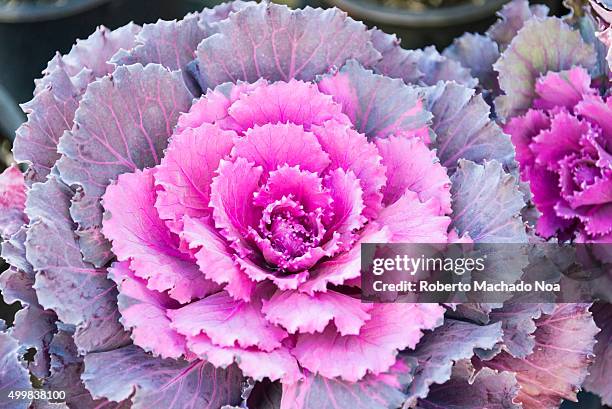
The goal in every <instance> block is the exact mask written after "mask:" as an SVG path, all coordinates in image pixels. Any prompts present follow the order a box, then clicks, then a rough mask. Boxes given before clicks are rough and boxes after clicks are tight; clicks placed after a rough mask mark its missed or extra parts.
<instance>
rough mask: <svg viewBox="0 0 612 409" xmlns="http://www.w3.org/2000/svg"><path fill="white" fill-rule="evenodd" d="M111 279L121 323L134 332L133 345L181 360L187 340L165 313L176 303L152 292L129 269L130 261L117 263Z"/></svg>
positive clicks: (164, 356)
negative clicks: (116, 293)
mask: <svg viewBox="0 0 612 409" xmlns="http://www.w3.org/2000/svg"><path fill="white" fill-rule="evenodd" d="M108 275H109V278H110V279H112V280H113V281H114V282H115V283H117V290H118V291H119V295H118V296H117V305H118V307H119V312H120V313H121V319H120V321H121V323H122V324H123V326H124V327H125V329H126V330H128V331H131V336H132V339H133V340H134V343H135V344H136V345H138V346H139V347H141V348H143V349H144V350H145V351H147V352H153V353H155V354H157V355H159V356H161V357H162V358H179V357H180V356H181V355H183V354H184V353H185V337H183V336H182V335H180V334H178V333H176V331H174V329H172V328H171V327H170V324H171V321H170V318H169V317H168V316H167V314H166V310H167V309H168V308H174V307H176V302H175V301H174V300H172V299H171V298H170V297H168V296H167V295H166V294H163V293H159V292H157V291H153V290H149V289H148V288H147V286H146V282H144V281H143V280H141V279H139V278H138V277H136V276H135V275H134V272H132V271H131V270H130V269H129V264H128V263H127V262H119V263H114V264H113V265H112V267H110V268H109V269H108Z"/></svg>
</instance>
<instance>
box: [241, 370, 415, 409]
mask: <svg viewBox="0 0 612 409" xmlns="http://www.w3.org/2000/svg"><path fill="white" fill-rule="evenodd" d="M413 367H414V362H412V361H410V360H405V359H398V361H397V362H396V364H395V365H394V366H393V367H391V369H390V370H389V372H387V373H385V374H381V375H377V376H373V375H368V376H367V377H365V378H364V379H362V380H361V381H359V382H346V381H342V380H338V379H334V378H324V377H322V376H318V375H312V374H311V375H309V376H308V377H307V378H306V379H305V380H303V381H300V382H298V383H295V384H293V385H287V384H285V385H283V394H282V399H281V404H280V409H344V408H347V407H350V408H353V409H396V408H397V407H399V406H401V404H402V402H403V401H404V393H403V392H402V389H403V388H404V387H406V385H408V384H409V383H410V382H411V380H412V376H411V371H412V370H413ZM264 408H266V409H267V407H266V406H264ZM253 409H257V407H255V408H253Z"/></svg>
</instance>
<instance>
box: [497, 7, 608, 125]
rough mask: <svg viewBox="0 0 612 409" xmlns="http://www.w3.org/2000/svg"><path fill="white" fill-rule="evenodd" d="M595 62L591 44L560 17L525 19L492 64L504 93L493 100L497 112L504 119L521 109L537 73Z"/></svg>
mask: <svg viewBox="0 0 612 409" xmlns="http://www.w3.org/2000/svg"><path fill="white" fill-rule="evenodd" d="M595 62H596V54H595V51H594V49H593V46H591V45H590V44H586V43H585V42H584V41H583V40H582V38H581V37H580V33H578V32H577V31H573V30H572V29H571V28H570V27H569V26H568V25H567V24H565V23H564V22H563V21H562V20H560V19H558V18H556V17H550V18H546V19H544V20H540V19H531V20H529V21H527V22H526V23H525V26H524V27H523V28H522V29H521V30H520V31H519V33H518V34H517V35H516V37H514V39H513V40H512V43H511V44H510V46H509V47H508V49H507V50H506V51H504V53H503V54H502V56H501V58H500V59H499V60H498V61H497V63H495V65H494V67H493V68H495V70H496V71H497V72H498V73H499V86H500V88H501V90H502V91H503V92H504V93H505V95H501V96H499V97H497V98H496V99H495V108H496V110H497V114H498V115H499V116H501V117H502V118H506V119H508V118H511V117H514V116H516V115H519V114H522V113H523V112H525V111H526V110H527V109H528V108H529V107H530V106H531V102H532V100H533V98H534V97H535V82H536V80H537V79H538V77H539V76H540V75H541V74H546V73H547V72H549V71H563V70H568V69H570V68H572V67H573V66H576V65H580V66H583V67H584V68H587V69H590V68H592V67H593V66H594V65H595Z"/></svg>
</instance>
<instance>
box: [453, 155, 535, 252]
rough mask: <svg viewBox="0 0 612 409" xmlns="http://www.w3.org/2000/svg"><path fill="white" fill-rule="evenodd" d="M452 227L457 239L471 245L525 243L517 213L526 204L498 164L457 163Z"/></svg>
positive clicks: (513, 180) (525, 239)
mask: <svg viewBox="0 0 612 409" xmlns="http://www.w3.org/2000/svg"><path fill="white" fill-rule="evenodd" d="M451 180H452V182H453V186H452V189H451V193H452V196H453V217H452V219H453V224H452V225H451V227H452V228H454V229H456V230H457V232H458V233H459V235H460V236H463V235H464V234H469V236H470V237H471V238H472V239H473V240H474V242H483V243H525V242H527V234H526V232H525V227H524V226H523V221H522V220H521V217H520V211H521V209H522V208H523V206H524V205H525V202H524V201H523V194H522V193H521V192H520V191H519V189H518V185H517V183H516V180H515V179H514V177H512V176H510V175H508V174H506V173H505V172H504V171H503V169H502V167H501V165H500V164H499V162H496V161H493V162H485V163H484V165H477V164H475V163H473V162H469V161H459V166H458V168H457V171H456V172H455V174H454V175H453V177H452V178H451Z"/></svg>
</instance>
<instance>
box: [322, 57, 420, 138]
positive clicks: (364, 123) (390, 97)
mask: <svg viewBox="0 0 612 409" xmlns="http://www.w3.org/2000/svg"><path fill="white" fill-rule="evenodd" d="M318 85H319V89H320V90H321V91H322V92H324V93H326V94H328V95H331V96H332V97H333V99H334V101H336V102H337V103H339V104H341V105H342V111H343V112H344V113H345V114H346V115H347V116H348V117H349V118H350V119H351V122H352V123H353V125H354V126H355V129H356V130H357V131H358V132H360V133H362V134H365V135H366V136H367V137H368V138H387V137H389V136H390V135H397V136H402V135H406V136H413V135H415V134H418V133H421V134H423V133H425V135H426V127H427V124H428V121H429V120H430V119H431V114H430V113H429V112H427V111H426V110H424V109H423V103H422V101H421V99H420V96H419V92H418V90H417V89H416V88H413V87H409V86H407V85H405V84H404V83H403V82H402V81H401V80H399V79H391V78H388V77H383V76H382V75H377V74H373V73H372V71H370V70H366V69H365V68H363V67H362V66H361V65H359V63H358V62H356V61H354V60H351V61H349V62H348V63H347V64H346V65H345V66H344V67H342V69H340V71H338V72H337V73H335V74H332V75H329V76H324V77H323V78H322V79H321V80H320V82H319V84H318Z"/></svg>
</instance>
